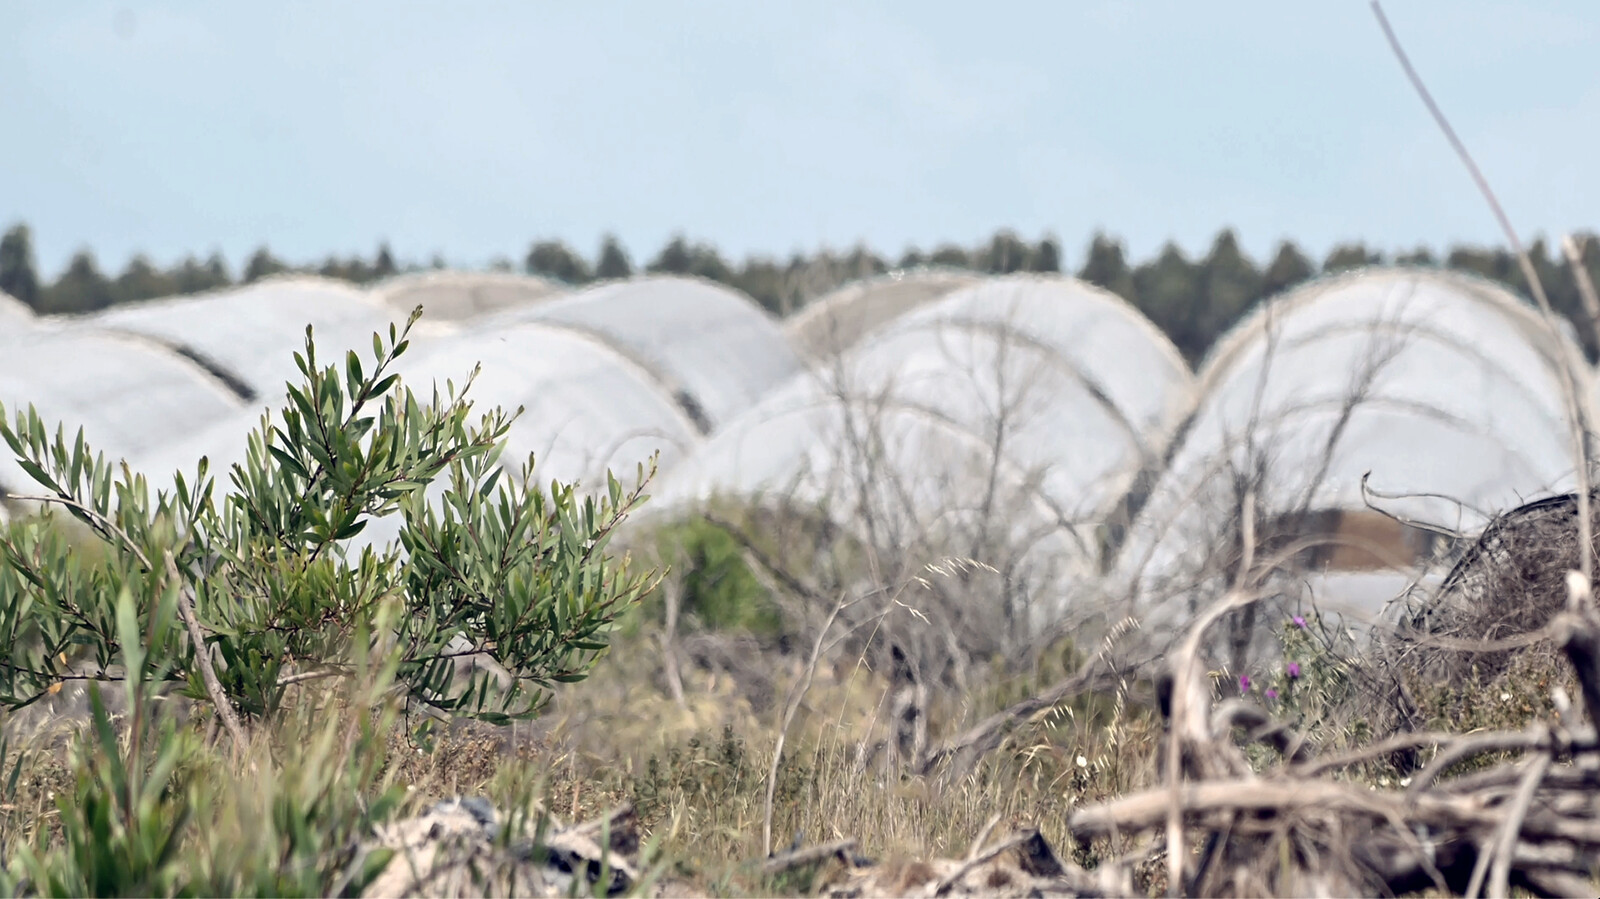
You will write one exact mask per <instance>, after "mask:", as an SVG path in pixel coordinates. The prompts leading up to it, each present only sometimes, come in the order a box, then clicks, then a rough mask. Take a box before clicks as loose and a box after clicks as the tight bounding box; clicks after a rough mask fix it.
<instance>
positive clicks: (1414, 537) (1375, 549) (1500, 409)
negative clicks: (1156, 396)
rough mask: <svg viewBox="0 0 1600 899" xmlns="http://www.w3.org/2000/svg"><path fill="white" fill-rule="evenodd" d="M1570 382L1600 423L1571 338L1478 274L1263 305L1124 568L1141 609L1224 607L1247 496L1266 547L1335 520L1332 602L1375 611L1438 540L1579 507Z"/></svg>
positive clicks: (1379, 283) (1213, 371)
mask: <svg viewBox="0 0 1600 899" xmlns="http://www.w3.org/2000/svg"><path fill="white" fill-rule="evenodd" d="M1564 366H1571V367H1572V369H1571V370H1573V371H1575V372H1576V373H1577V377H1578V378H1579V381H1580V383H1579V390H1578V402H1579V403H1580V404H1581V408H1580V414H1581V415H1583V416H1584V418H1585V419H1586V420H1588V421H1593V420H1594V415H1593V406H1592V392H1591V390H1590V389H1589V386H1588V384H1587V383H1584V382H1586V381H1587V379H1588V373H1587V367H1586V366H1585V365H1584V363H1583V362H1582V357H1581V354H1580V353H1579V351H1578V349H1577V347H1576V345H1575V344H1574V343H1573V342H1572V341H1571V339H1570V338H1569V337H1568V336H1567V335H1566V334H1565V332H1559V333H1557V334H1552V333H1551V331H1550V330H1549V329H1548V328H1547V327H1546V326H1545V323H1544V322H1543V320H1542V319H1541V318H1540V317H1539V315H1538V313H1537V312H1536V311H1535V310H1533V309H1532V308H1531V307H1529V306H1527V305H1525V304H1523V303H1521V302H1519V301H1518V300H1517V299H1516V298H1515V297H1514V296H1512V295H1511V294H1509V293H1507V292H1505V291H1504V290H1502V289H1500V288H1499V287H1496V286H1494V285H1492V284H1490V283H1488V282H1486V281H1482V280H1479V279H1476V278H1471V277H1467V276H1463V275H1459V274H1454V273H1449V272H1444V271H1438V270H1425V269H1406V268H1374V269H1366V270H1361V271H1358V272H1355V273H1351V274H1345V275H1341V276H1336V277H1330V278H1324V279H1321V280H1318V281H1316V282H1313V283H1311V284H1309V285H1307V286H1304V287H1302V288H1300V289H1298V290H1295V291H1292V292H1290V293H1288V294H1286V295H1284V296H1282V297H1279V298H1277V299H1276V300H1274V301H1271V302H1269V303H1266V304H1264V305H1263V306H1262V307H1261V308H1260V309H1258V310H1257V311H1256V312H1255V313H1253V314H1252V315H1250V316H1249V317H1248V318H1247V319H1246V320H1245V321H1243V322H1242V323H1240V324H1239V325H1238V326H1237V327H1236V328H1235V329H1234V330H1233V331H1232V332H1231V333H1230V334H1229V335H1227V336H1226V337H1225V338H1224V339H1223V340H1222V341H1220V342H1219V344H1218V345H1217V347H1216V348H1215V349H1214V350H1213V352H1212V353H1211V355H1210V357H1209V358H1208V359H1207V361H1206V364H1205V365H1204V367H1203V368H1202V372H1201V388H1202V395H1203V399H1202V401H1201V404H1200V406H1199V409H1198V411H1197V412H1196V413H1195V416H1194V418H1193V420H1192V422H1191V423H1190V424H1189V425H1188V427H1187V429H1186V432H1185V434H1184V436H1183V439H1182V440H1181V442H1180V444H1179V446H1178V447H1177V449H1176V451H1175V452H1174V454H1173V455H1172V458H1171V460H1170V462H1169V464H1168V465H1167V467H1166V471H1165V472H1164V474H1163V476H1162V477H1161V479H1160V480H1159V481H1158V483H1157V484H1156V486H1155V488H1154V490H1153V492H1152V493H1151V496H1150V499H1149V501H1148V502H1147V503H1146V504H1145V505H1144V508H1143V510H1142V513H1141V514H1140V516H1139V518H1138V520H1137V522H1136V524H1135V526H1134V528H1133V529H1132V531H1131V533H1130V536H1129V539H1128V540H1127V542H1126V543H1125V544H1124V546H1123V547H1122V549H1121V552H1120V556H1119V560H1118V566H1117V567H1118V572H1119V574H1120V575H1121V576H1122V578H1123V580H1124V582H1125V583H1127V584H1128V585H1129V587H1128V589H1129V595H1130V596H1132V597H1134V598H1136V600H1137V603H1138V605H1139V607H1141V608H1143V609H1146V610H1147V611H1150V613H1151V614H1152V615H1153V616H1155V617H1156V618H1161V619H1168V618H1173V619H1181V618H1182V617H1184V615H1185V614H1187V613H1186V612H1185V611H1183V610H1184V609H1187V605H1186V604H1187V603H1192V602H1194V601H1197V599H1199V600H1202V601H1203V597H1204V596H1205V595H1211V594H1214V593H1215V592H1216V591H1217V590H1218V589H1219V580H1220V578H1221V577H1222V573H1221V572H1219V571H1217V570H1215V569H1214V568H1208V565H1211V564H1213V563H1214V562H1215V561H1216V560H1217V559H1218V558H1226V553H1219V552H1218V547H1219V543H1218V539H1219V534H1220V532H1221V531H1222V530H1225V529H1226V528H1227V527H1229V526H1230V525H1228V522H1229V521H1230V520H1231V512H1232V510H1235V509H1237V507H1238V502H1239V497H1240V496H1243V495H1246V493H1245V491H1246V489H1247V488H1248V490H1249V492H1250V493H1251V494H1253V495H1254V498H1255V501H1256V504H1257V507H1258V509H1259V510H1260V512H1259V513H1258V515H1257V518H1258V520H1259V521H1260V527H1261V528H1262V529H1263V530H1266V529H1270V528H1271V526H1272V523H1273V522H1274V521H1277V520H1283V519H1282V517H1284V516H1290V517H1294V520H1296V521H1298V522H1300V524H1299V525H1298V527H1300V528H1302V529H1303V528H1304V527H1305V526H1306V523H1307V522H1312V521H1318V522H1321V524H1318V525H1315V526H1314V527H1313V530H1314V531H1316V532H1318V533H1321V534H1323V535H1324V536H1330V537H1332V538H1334V539H1335V540H1336V541H1338V543H1339V544H1340V545H1337V546H1334V547H1332V548H1330V549H1327V550H1325V551H1323V552H1322V554H1321V556H1320V557H1319V558H1320V560H1321V561H1319V562H1318V563H1316V564H1315V565H1314V566H1313V567H1314V568H1317V569H1319V570H1317V571H1314V572H1313V582H1312V588H1313V592H1314V593H1317V592H1319V591H1320V595H1319V596H1318V597H1317V598H1318V599H1319V601H1324V602H1327V603H1329V604H1330V605H1332V606H1342V607H1344V608H1346V609H1349V610H1353V611H1356V612H1357V613H1359V614H1362V615H1371V614H1374V613H1376V612H1377V611H1378V610H1379V607H1381V606H1382V604H1383V603H1384V601H1386V600H1387V599H1390V598H1392V597H1394V596H1395V595H1396V594H1397V593H1399V592H1400V590H1401V589H1403V588H1404V587H1405V585H1406V582H1407V577H1408V576H1410V573H1411V572H1413V571H1414V570H1415V566H1416V563H1417V562H1419V561H1421V560H1422V559H1423V558H1424V557H1425V555H1426V549H1427V547H1428V546H1429V545H1430V541H1429V538H1428V536H1427V534H1428V528H1430V527H1442V528H1448V529H1450V530H1455V531H1471V530H1473V529H1475V528H1477V527H1480V526H1481V525H1482V524H1484V523H1485V521H1486V516H1488V515H1492V514H1494V513H1495V512H1498V511H1503V510H1505V509H1509V508H1511V507H1514V506H1516V505H1518V504H1520V502H1522V501H1523V500H1524V499H1525V498H1531V497H1534V496H1539V495H1543V494H1547V493H1549V492H1550V491H1552V490H1561V489H1571V487H1572V483H1573V480H1572V474H1573V471H1574V462H1573V457H1572V453H1571V443H1570V437H1569V434H1570V431H1569V425H1568V415H1567V409H1566V405H1565V400H1564V399H1563V390H1562V383H1563V382H1562V378H1563V367H1564ZM1369 473H1370V474H1369ZM1364 476H1365V477H1367V482H1366V483H1367V488H1368V489H1369V491H1370V492H1369V493H1368V494H1367V495H1366V496H1364V495H1363V486H1362V483H1363V477H1364ZM1369 505H1370V508H1369ZM1397 519H1398V520H1397ZM1402 520H1403V521H1404V522H1405V524H1401V523H1400V521H1402ZM1174 604H1177V605H1174ZM1160 609H1166V610H1168V611H1156V610H1160Z"/></svg>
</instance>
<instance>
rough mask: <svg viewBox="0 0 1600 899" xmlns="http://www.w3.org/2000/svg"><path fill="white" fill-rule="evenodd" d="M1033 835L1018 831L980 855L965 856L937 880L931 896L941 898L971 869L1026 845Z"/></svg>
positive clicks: (1028, 832) (1026, 831) (1029, 832)
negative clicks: (953, 868)
mask: <svg viewBox="0 0 1600 899" xmlns="http://www.w3.org/2000/svg"><path fill="white" fill-rule="evenodd" d="M1034 833H1036V831H1028V830H1024V831H1019V832H1017V833H1014V834H1012V835H1011V836H1009V837H1006V838H1005V839H1003V840H1001V841H1000V842H998V843H996V844H994V845H993V846H990V847H989V848H988V849H985V850H984V851H982V852H980V853H976V854H973V855H969V856H967V859H966V861H963V862H962V863H961V866H960V867H958V868H956V869H955V870H954V871H951V872H950V873H949V874H946V875H945V876H944V877H941V878H939V882H938V884H937V885H935V886H934V888H933V895H935V896H943V895H944V894H945V893H948V892H950V888H951V887H953V886H955V885H956V883H957V882H958V881H960V880H961V878H963V877H965V876H967V874H968V873H969V872H971V871H972V869H974V868H977V867H979V866H981V865H985V864H987V863H989V862H991V861H993V860H994V859H995V858H998V857H999V856H1000V855H1001V854H1002V853H1004V852H1007V851H1009V850H1011V849H1015V848H1016V847H1018V846H1021V845H1022V844H1023V843H1026V842H1027V841H1028V840H1030V839H1032V838H1033V835H1034Z"/></svg>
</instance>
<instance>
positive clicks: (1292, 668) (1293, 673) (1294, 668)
mask: <svg viewBox="0 0 1600 899" xmlns="http://www.w3.org/2000/svg"><path fill="white" fill-rule="evenodd" d="M1289 676H1290V677H1299V676H1300V663H1299V662H1290V663H1289Z"/></svg>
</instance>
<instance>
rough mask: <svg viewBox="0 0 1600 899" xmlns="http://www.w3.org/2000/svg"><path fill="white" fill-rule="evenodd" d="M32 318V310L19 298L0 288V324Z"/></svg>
mask: <svg viewBox="0 0 1600 899" xmlns="http://www.w3.org/2000/svg"><path fill="white" fill-rule="evenodd" d="M31 318H33V310H32V309H29V308H28V306H27V304H25V303H23V302H22V301H21V300H19V299H17V298H16V297H14V296H12V295H11V294H9V293H6V292H5V291H3V290H0V325H8V324H10V323H11V322H14V321H16V322H20V321H26V320H28V319H31Z"/></svg>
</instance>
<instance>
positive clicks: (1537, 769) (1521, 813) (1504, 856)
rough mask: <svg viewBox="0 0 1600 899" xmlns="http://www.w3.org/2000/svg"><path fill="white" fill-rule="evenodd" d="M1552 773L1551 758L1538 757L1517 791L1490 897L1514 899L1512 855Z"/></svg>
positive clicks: (1496, 853)
mask: <svg viewBox="0 0 1600 899" xmlns="http://www.w3.org/2000/svg"><path fill="white" fill-rule="evenodd" d="M1549 770H1550V755H1549V754H1548V753H1546V754H1544V755H1539V756H1535V757H1534V759H1533V764H1532V765H1530V766H1529V767H1528V774H1527V776H1526V777H1524V778H1523V779H1522V783H1521V784H1520V785H1519V786H1518V787H1517V795H1516V798H1515V799H1513V800H1512V801H1511V808H1510V809H1509V810H1508V811H1507V812H1506V823H1505V826H1504V827H1502V828H1501V829H1500V836H1499V839H1498V840H1497V841H1496V845H1495V850H1494V864H1493V866H1492V867H1491V868H1490V873H1489V895H1491V896H1495V897H1497V899H1504V897H1508V896H1510V895H1511V851H1512V850H1513V849H1515V848H1516V845H1517V836H1518V834H1520V833H1521V831H1522V821H1523V819H1524V818H1526V817H1528V807H1529V806H1530V805H1532V804H1533V794H1534V791H1535V790H1538V789H1539V781H1541V780H1543V779H1544V775H1545V772H1547V771H1549ZM1473 892H1474V891H1473V890H1471V889H1468V890H1467V895H1469V896H1470V895H1472V894H1473Z"/></svg>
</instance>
